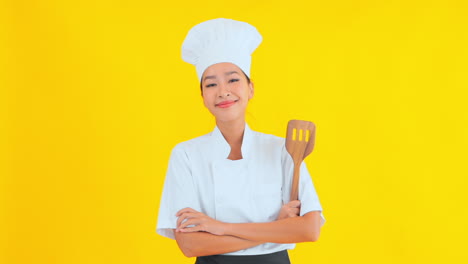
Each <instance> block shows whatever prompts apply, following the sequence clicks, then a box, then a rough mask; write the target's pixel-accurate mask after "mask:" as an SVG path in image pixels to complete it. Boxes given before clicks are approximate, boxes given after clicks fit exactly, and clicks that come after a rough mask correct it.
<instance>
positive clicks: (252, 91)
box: [249, 80, 255, 100]
mask: <svg viewBox="0 0 468 264" xmlns="http://www.w3.org/2000/svg"><path fill="white" fill-rule="evenodd" d="M254 91H255V89H254V83H253V81H252V80H250V83H249V100H250V99H252V97H253V96H254Z"/></svg>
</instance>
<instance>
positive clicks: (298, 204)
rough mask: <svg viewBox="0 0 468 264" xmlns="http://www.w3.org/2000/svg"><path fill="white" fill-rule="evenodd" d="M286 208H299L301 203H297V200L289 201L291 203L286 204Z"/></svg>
mask: <svg viewBox="0 0 468 264" xmlns="http://www.w3.org/2000/svg"><path fill="white" fill-rule="evenodd" d="M288 206H289V207H299V206H301V201H299V200H294V201H291V202H289V203H288Z"/></svg>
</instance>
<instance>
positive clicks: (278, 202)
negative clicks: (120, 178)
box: [156, 124, 325, 255]
mask: <svg viewBox="0 0 468 264" xmlns="http://www.w3.org/2000/svg"><path fill="white" fill-rule="evenodd" d="M284 143H285V139H284V138H280V137H277V136H274V135H268V134H264V133H259V132H255V131H252V130H251V129H250V128H249V126H248V125H247V124H246V125H245V131H244V138H243V143H242V149H241V150H242V156H243V159H241V160H234V161H233V160H229V159H227V157H228V155H229V153H230V150H231V149H230V146H229V144H228V143H227V142H226V140H225V139H224V137H223V135H222V134H221V132H220V130H219V129H218V127H215V129H214V130H213V131H212V132H211V133H209V134H207V135H204V136H201V137H197V138H194V139H192V140H189V141H185V142H182V143H179V144H178V145H176V146H175V147H174V149H173V150H172V154H171V158H170V161H169V167H168V170H167V175H166V180H165V183H164V190H163V193H162V198H161V205H160V208H159V215H158V223H157V228H156V231H157V233H158V234H160V235H162V236H166V237H169V238H172V239H174V234H173V229H175V228H176V221H177V217H176V216H175V214H176V212H177V211H179V210H180V209H182V208H185V207H191V208H193V209H195V210H197V211H199V212H202V213H204V214H206V215H208V216H209V217H212V218H214V219H216V220H219V221H222V222H228V223H250V222H271V221H275V220H276V218H277V216H278V213H279V211H280V209H281V206H282V204H284V203H287V202H289V196H290V191H291V184H292V175H293V161H292V158H291V156H290V155H289V154H288V153H287V151H286V148H285V144H284ZM299 200H300V201H301V211H300V215H301V216H302V215H304V214H306V213H308V212H310V211H322V207H321V204H320V201H319V198H318V196H317V193H316V191H315V188H314V185H313V182H312V179H311V177H310V175H309V172H308V170H307V168H306V165H305V163H302V165H301V170H300V183H299ZM324 222H325V218H324V216H323V213H321V225H323V224H324ZM294 247H295V244H276V243H265V244H261V245H258V246H255V247H252V248H248V249H244V250H239V251H236V252H232V253H227V254H225V255H258V254H268V253H272V252H277V251H280V250H284V249H293V248H294Z"/></svg>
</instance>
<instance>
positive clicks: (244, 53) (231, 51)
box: [182, 18, 262, 81]
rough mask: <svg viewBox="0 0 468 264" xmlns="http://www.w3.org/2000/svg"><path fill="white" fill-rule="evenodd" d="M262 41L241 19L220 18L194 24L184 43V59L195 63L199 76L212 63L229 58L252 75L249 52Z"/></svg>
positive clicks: (227, 60)
mask: <svg viewBox="0 0 468 264" xmlns="http://www.w3.org/2000/svg"><path fill="white" fill-rule="evenodd" d="M261 42H262V36H261V35H260V33H259V32H258V31H257V29H256V28H255V27H254V26H252V25H250V24H248V23H246V22H241V21H236V20H232V19H226V18H217V19H212V20H208V21H205V22H202V23H200V24H198V25H195V26H194V27H193V28H192V29H190V31H189V32H188V34H187V36H186V37H185V40H184V43H183V44H182V59H183V60H184V61H186V62H188V63H190V64H193V65H195V67H196V70H197V75H198V80H200V81H201V77H202V75H203V72H204V71H205V70H206V68H208V67H209V66H211V65H213V64H216V63H220V62H230V63H233V64H235V65H236V66H237V67H239V68H241V70H242V71H244V73H245V74H246V75H247V76H249V77H250V62H251V57H250V55H251V54H252V52H253V51H254V50H255V49H256V48H257V47H258V45H260V43H261Z"/></svg>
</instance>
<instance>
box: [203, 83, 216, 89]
mask: <svg viewBox="0 0 468 264" xmlns="http://www.w3.org/2000/svg"><path fill="white" fill-rule="evenodd" d="M213 86H216V83H209V84H207V85H205V88H210V87H213Z"/></svg>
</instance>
